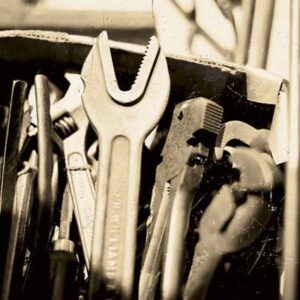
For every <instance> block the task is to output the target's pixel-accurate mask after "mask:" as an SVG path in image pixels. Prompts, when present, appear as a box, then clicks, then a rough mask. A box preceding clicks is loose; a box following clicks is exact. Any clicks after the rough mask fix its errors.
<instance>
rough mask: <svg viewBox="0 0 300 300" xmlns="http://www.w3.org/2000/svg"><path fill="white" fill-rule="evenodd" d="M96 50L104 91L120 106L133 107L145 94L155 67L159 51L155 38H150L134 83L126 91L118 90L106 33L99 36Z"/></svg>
mask: <svg viewBox="0 0 300 300" xmlns="http://www.w3.org/2000/svg"><path fill="white" fill-rule="evenodd" d="M98 48H99V49H98V50H99V53H100V56H101V62H102V67H103V72H104V77H105V83H106V89H107V91H108V93H109V94H110V96H111V98H112V99H113V100H114V101H116V102H117V103H119V104H121V105H122V104H123V105H133V104H135V103H136V102H138V101H140V100H141V98H142V97H143V95H144V93H145V89H146V87H147V84H148V80H149V79H150V77H151V73H152V71H153V67H154V66H155V63H156V60H157V57H158V54H159V51H160V46H159V43H158V40H157V38H156V37H155V36H152V37H151V38H150V40H149V43H148V45H147V47H146V51H145V55H144V57H143V60H142V62H141V64H140V67H139V70H138V72H137V75H136V78H135V81H134V83H133V84H132V86H131V88H130V89H129V90H127V91H123V90H120V88H119V85H118V81H117V78H116V74H115V70H114V66H113V60H112V57H111V51H110V48H109V44H108V36H107V32H106V31H103V32H102V33H101V34H100V35H99V41H98Z"/></svg>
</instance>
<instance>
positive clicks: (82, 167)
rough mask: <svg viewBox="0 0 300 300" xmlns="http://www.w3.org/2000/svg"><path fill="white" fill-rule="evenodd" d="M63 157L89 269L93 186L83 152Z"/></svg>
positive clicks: (92, 221)
mask: <svg viewBox="0 0 300 300" xmlns="http://www.w3.org/2000/svg"><path fill="white" fill-rule="evenodd" d="M65 159H66V167H67V176H68V182H69V186H70V191H71V195H72V199H73V206H74V213H75V217H76V221H77V223H78V230H79V235H80V238H81V242H82V247H83V253H84V258H85V262H86V267H87V269H89V266H90V256H91V248H92V236H93V225H94V212H95V197H96V196H95V188H94V185H93V181H92V177H91V173H90V170H89V168H88V162H87V159H86V157H85V155H84V154H83V153H79V152H72V153H69V154H68V155H67V156H66V158H65Z"/></svg>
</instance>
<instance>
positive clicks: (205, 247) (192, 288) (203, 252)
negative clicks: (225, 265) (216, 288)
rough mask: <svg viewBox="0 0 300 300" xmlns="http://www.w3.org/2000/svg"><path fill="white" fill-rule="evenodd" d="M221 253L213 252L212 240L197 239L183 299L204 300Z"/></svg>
mask: <svg viewBox="0 0 300 300" xmlns="http://www.w3.org/2000/svg"><path fill="white" fill-rule="evenodd" d="M221 258H222V255H220V254H218V253H216V252H215V249H214V242H212V243H210V242H209V241H208V243H206V242H203V241H199V242H198V244H197V246H196V248H195V254H194V259H193V263H192V267H191V270H190V274H189V277H188V281H187V284H186V287H185V290H184V297H183V299H185V300H196V299H197V300H204V299H205V298H206V294H207V291H208V288H209V285H210V282H211V280H212V278H213V275H214V273H215V270H216V268H217V266H218V265H219V263H220V261H221Z"/></svg>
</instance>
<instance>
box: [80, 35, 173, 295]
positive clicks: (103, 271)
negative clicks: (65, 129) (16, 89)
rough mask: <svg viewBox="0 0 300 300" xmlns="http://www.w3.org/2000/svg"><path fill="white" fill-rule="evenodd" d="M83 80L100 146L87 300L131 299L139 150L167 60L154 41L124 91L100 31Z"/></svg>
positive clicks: (166, 81) (157, 112) (157, 104)
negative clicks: (108, 294) (110, 296)
mask: <svg viewBox="0 0 300 300" xmlns="http://www.w3.org/2000/svg"><path fill="white" fill-rule="evenodd" d="M82 78H83V80H84V83H85V90H84V92H83V95H82V99H83V105H84V108H85V110H86V112H87V115H88V118H89V120H90V122H91V124H92V125H93V127H94V129H95V131H96V133H97V135H98V138H99V148H100V152H99V168H98V182H97V189H96V190H97V196H96V199H97V200H96V211H95V225H94V233H93V246H92V258H91V271H90V290H89V293H90V298H91V299H96V298H97V299H98V298H99V297H100V298H103V297H105V296H104V294H103V290H107V291H110V292H112V293H114V294H117V296H118V297H120V298H124V299H131V296H132V288H133V278H134V266H135V249H136V230H137V213H138V200H139V187H140V173H141V155H142V146H143V143H144V140H145V137H146V136H147V134H149V132H150V131H151V130H152V129H153V128H154V127H155V125H156V124H157V123H158V121H159V120H160V118H161V116H162V114H163V112H164V110H165V107H166V105H167V102H168V96H169V90H170V78H169V73H168V67H167V62H166V58H165V56H164V54H163V52H162V51H161V49H160V46H159V43H158V41H157V39H156V37H152V38H151V39H150V43H149V45H148V47H147V50H146V54H145V56H144V58H143V62H142V64H141V66H140V69H139V72H138V75H137V77H136V80H135V82H134V84H133V85H132V87H131V89H130V90H127V91H122V90H120V89H119V87H118V82H117V80H116V75H115V71H114V67H113V62H112V57H111V52H110V47H109V45H108V37H107V33H106V32H105V31H104V32H102V33H101V34H100V35H99V37H98V39H97V40H96V41H95V44H94V46H93V48H92V50H91V52H90V53H89V55H88V57H87V59H86V61H85V63H84V65H83V69H82ZM104 287H105V288H104Z"/></svg>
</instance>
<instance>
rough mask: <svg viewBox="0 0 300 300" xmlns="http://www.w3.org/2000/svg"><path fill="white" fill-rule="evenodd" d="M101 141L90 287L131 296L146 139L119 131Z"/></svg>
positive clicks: (129, 297) (123, 297)
mask: <svg viewBox="0 0 300 300" xmlns="http://www.w3.org/2000/svg"><path fill="white" fill-rule="evenodd" d="M100 145H101V146H100V149H101V150H100V152H99V164H100V165H99V168H98V172H99V173H98V185H97V202H96V212H95V226H94V236H93V249H92V265H91V278H90V291H91V293H94V294H96V295H95V297H97V294H98V295H99V292H100V293H101V289H102V288H103V286H106V289H107V290H109V291H111V292H113V293H117V294H118V295H119V297H121V298H122V299H131V292H132V287H133V278H134V262H135V249H136V229H137V214H138V199H139V187H140V173H141V156H142V145H143V143H142V139H137V138H136V137H133V138H128V137H126V136H123V135H118V136H115V137H111V138H107V137H106V138H105V137H102V139H101V143H100Z"/></svg>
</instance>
